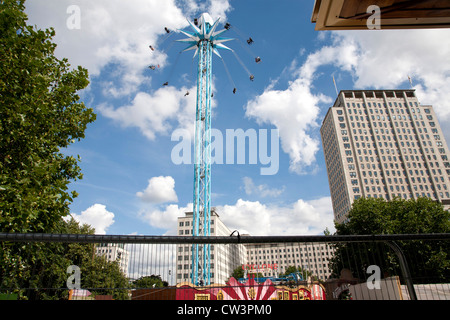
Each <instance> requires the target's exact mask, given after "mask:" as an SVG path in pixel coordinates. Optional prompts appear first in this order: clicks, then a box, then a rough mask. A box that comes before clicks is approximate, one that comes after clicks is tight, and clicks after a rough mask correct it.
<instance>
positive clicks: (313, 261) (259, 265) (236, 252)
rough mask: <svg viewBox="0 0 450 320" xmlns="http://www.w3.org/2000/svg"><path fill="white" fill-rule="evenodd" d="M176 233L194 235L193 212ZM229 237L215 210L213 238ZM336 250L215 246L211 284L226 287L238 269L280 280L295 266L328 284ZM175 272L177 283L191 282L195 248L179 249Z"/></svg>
mask: <svg viewBox="0 0 450 320" xmlns="http://www.w3.org/2000/svg"><path fill="white" fill-rule="evenodd" d="M177 229H178V230H177V234H178V235H180V236H189V235H192V212H187V213H186V214H185V216H184V217H179V218H178V228H177ZM230 234H231V231H230V229H228V227H227V226H226V225H225V224H224V223H223V222H222V221H221V220H220V217H219V215H218V214H217V212H216V211H215V210H212V211H211V235H212V236H227V237H228V236H230ZM245 236H247V235H241V237H245ZM333 250H334V249H333V248H331V246H330V245H329V244H327V243H258V244H247V243H245V244H214V245H211V283H216V284H225V283H226V282H227V281H228V279H229V278H230V276H231V274H232V273H233V271H234V270H235V269H236V268H238V267H241V268H243V269H244V270H245V272H244V273H245V276H246V277H249V276H251V273H256V274H262V275H263V276H264V277H271V276H273V277H277V276H278V275H280V274H282V273H285V272H286V269H287V268H288V267H290V266H295V267H297V268H298V267H301V268H302V269H303V270H305V271H308V272H310V273H312V274H313V275H314V276H316V277H317V278H319V279H321V280H326V279H328V278H329V276H330V274H331V272H330V269H329V259H331V257H332V254H333V252H334V251H333ZM176 269H177V272H176V279H177V280H176V282H177V283H183V282H188V283H191V282H192V280H191V270H192V245H190V244H186V245H177V261H176ZM305 277H306V276H305Z"/></svg>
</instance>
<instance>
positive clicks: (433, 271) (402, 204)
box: [331, 197, 450, 282]
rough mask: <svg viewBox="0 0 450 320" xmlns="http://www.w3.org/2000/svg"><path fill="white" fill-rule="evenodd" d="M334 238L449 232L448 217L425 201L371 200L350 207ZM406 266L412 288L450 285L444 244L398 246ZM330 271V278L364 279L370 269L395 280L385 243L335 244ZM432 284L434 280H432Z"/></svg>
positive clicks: (393, 263) (449, 261) (392, 257)
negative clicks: (435, 283)
mask: <svg viewBox="0 0 450 320" xmlns="http://www.w3.org/2000/svg"><path fill="white" fill-rule="evenodd" d="M335 227H336V234H338V235H367V234H420V233H448V232H450V213H449V212H448V211H446V210H444V208H443V206H442V205H441V204H440V203H438V202H436V201H433V200H431V199H429V198H425V197H424V198H419V199H417V200H414V199H410V200H404V199H400V198H396V199H394V200H391V201H386V200H384V199H381V198H378V199H375V198H370V199H364V198H361V199H358V200H355V201H354V202H353V205H352V209H351V210H350V212H349V221H348V222H346V223H342V224H336V226H335ZM397 244H398V245H399V246H400V247H401V249H402V251H403V253H404V255H405V256H406V258H407V259H408V261H409V263H408V264H409V267H410V269H411V273H412V276H413V278H415V279H416V280H415V281H416V282H420V281H423V282H426V281H446V282H447V281H450V273H449V270H450V256H449V254H450V245H449V244H448V242H445V241H422V240H420V241H419V240H415V241H398V243H397ZM335 247H336V251H335V255H334V257H333V259H332V260H331V266H332V270H333V273H334V276H338V275H339V273H340V270H342V269H343V268H348V269H350V270H351V271H352V272H353V274H354V275H356V276H357V277H367V274H366V269H367V267H368V266H369V265H371V264H376V265H378V266H380V267H381V269H382V272H383V274H386V275H399V274H400V270H399V263H398V259H397V256H396V255H395V254H394V252H393V251H392V250H391V249H390V248H389V247H388V246H387V245H385V244H383V243H361V244H359V243H352V244H338V245H336V246H335ZM431 279H433V280H431Z"/></svg>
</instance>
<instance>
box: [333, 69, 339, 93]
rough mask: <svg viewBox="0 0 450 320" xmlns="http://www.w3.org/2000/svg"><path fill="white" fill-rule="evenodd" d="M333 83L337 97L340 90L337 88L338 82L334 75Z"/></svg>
mask: <svg viewBox="0 0 450 320" xmlns="http://www.w3.org/2000/svg"><path fill="white" fill-rule="evenodd" d="M333 83H334V89H335V90H336V96H338V95H339V93H338V89H337V86H336V80H334V74H333Z"/></svg>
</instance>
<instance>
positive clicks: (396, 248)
mask: <svg viewBox="0 0 450 320" xmlns="http://www.w3.org/2000/svg"><path fill="white" fill-rule="evenodd" d="M386 244H387V245H388V246H389V247H391V248H392V250H394V252H395V254H396V255H397V257H398V260H399V262H400V268H401V270H402V275H403V278H405V281H406V287H407V288H408V293H409V297H410V299H411V300H417V295H416V291H415V289H414V283H413V281H412V278H411V272H410V271H409V267H408V263H407V262H406V259H405V255H404V254H403V251H402V249H401V248H400V247H399V245H398V244H397V243H396V242H395V241H386Z"/></svg>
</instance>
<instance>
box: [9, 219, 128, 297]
mask: <svg viewBox="0 0 450 320" xmlns="http://www.w3.org/2000/svg"><path fill="white" fill-rule="evenodd" d="M60 228H61V230H62V231H63V232H65V233H70V234H94V232H95V230H94V229H93V228H92V227H90V226H89V225H86V224H83V225H81V226H80V224H79V223H78V222H77V221H75V220H74V219H71V220H69V221H68V222H63V225H62V226H60ZM70 265H76V266H78V267H80V270H81V288H83V289H88V290H90V291H91V293H92V295H93V296H95V295H99V294H101V295H112V296H113V298H115V299H128V289H129V288H130V285H129V282H128V279H127V278H126V275H125V274H123V272H122V271H121V270H120V267H119V264H118V263H117V262H116V261H107V260H106V259H105V257H103V256H98V255H96V254H95V244H91V243H87V244H86V243H69V244H66V243H60V242H50V243H41V242H33V243H8V242H2V243H1V248H0V292H1V291H7V292H13V293H16V294H18V295H19V297H20V298H21V299H29V300H44V299H67V298H68V288H67V279H68V277H69V276H70V275H69V274H68V273H67V267H68V266H70Z"/></svg>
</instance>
